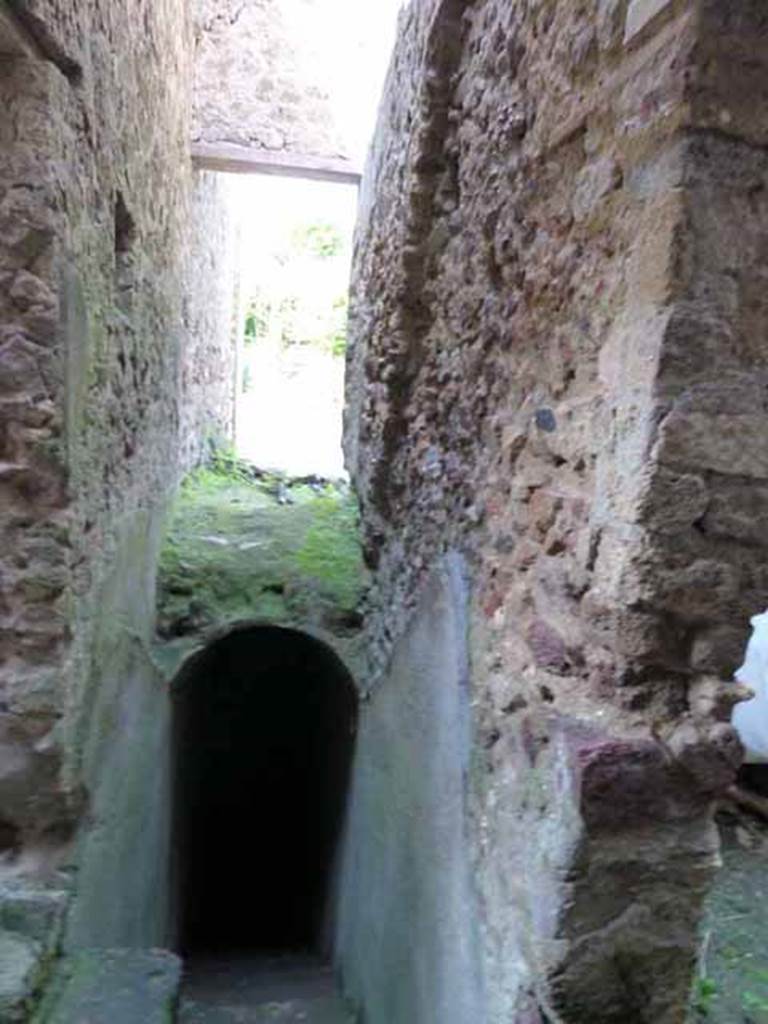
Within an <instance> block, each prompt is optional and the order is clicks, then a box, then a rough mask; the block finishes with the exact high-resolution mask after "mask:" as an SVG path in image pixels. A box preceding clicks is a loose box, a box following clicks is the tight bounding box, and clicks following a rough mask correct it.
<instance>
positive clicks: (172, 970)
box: [0, 935, 357, 1024]
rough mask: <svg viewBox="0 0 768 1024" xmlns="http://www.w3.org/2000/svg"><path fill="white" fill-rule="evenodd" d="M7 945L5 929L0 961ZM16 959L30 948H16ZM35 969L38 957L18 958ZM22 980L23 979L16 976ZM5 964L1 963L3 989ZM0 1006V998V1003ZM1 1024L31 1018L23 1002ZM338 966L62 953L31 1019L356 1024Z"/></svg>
mask: <svg viewBox="0 0 768 1024" xmlns="http://www.w3.org/2000/svg"><path fill="white" fill-rule="evenodd" d="M5 952H6V950H5V948H4V947H3V945H2V935H0V963H2V959H3V957H4V954H5ZM8 952H9V953H11V954H13V955H12V957H11V961H12V962H15V961H16V960H18V959H19V957H21V954H22V953H27V954H28V950H27V947H24V948H23V949H21V948H20V950H15V949H14V950H11V949H10V948H9V950H8ZM21 959H22V961H23V964H27V965H28V967H29V969H30V970H34V969H35V967H36V960H35V959H34V958H30V956H29V955H27V957H26V959H24V957H21ZM17 980H18V979H17ZM1 985H2V968H1V967H0V991H1ZM0 1006H1V1004H0ZM14 1007H15V1008H14V1009H13V1010H12V1012H10V1013H9V1015H8V1016H3V1015H2V1012H1V1010H0V1024H17V1022H18V1024H21V1022H24V1024H26V1022H27V1021H28V1020H29V1018H28V1017H27V1015H26V1014H24V1013H23V1012H22V1011H21V1010H20V1009H19V1007H20V1004H19V1003H18V1002H16V1003H14ZM356 1020H357V1015H356V1014H355V1013H354V1012H353V1011H352V1010H351V1009H350V1007H349V1006H347V1005H346V1004H345V1003H344V1001H343V1000H342V999H341V998H340V997H339V995H338V993H337V990H336V985H335V980H334V977H333V972H332V970H331V969H330V968H328V967H326V966H325V965H323V964H322V963H320V962H318V961H316V960H313V959H311V958H293V957H292V958H284V957H283V958H273V959H264V958H254V957H237V956H235V957H227V958H218V959H209V960H198V961H192V962H191V963H190V964H188V965H185V966H184V969H183V975H182V963H181V960H180V959H179V958H178V957H176V956H174V955H173V954H172V953H169V952H167V951H166V950H141V949H111V950H109V949H93V950H81V951H79V952H77V953H74V954H72V955H70V956H65V957H63V958H62V959H61V960H60V961H59V962H58V964H57V965H56V967H55V969H54V971H53V974H52V976H51V978H50V980H49V983H48V985H47V987H46V992H45V996H44V998H43V1001H42V1004H41V1005H40V1007H39V1008H38V1010H37V1011H36V1013H35V1014H34V1015H33V1016H32V1018H31V1021H30V1024H172V1022H174V1021H175V1022H177V1024H355V1022H356Z"/></svg>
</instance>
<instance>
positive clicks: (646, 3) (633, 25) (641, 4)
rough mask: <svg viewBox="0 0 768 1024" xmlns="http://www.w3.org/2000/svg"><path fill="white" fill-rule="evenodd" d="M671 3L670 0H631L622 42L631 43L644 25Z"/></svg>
mask: <svg viewBox="0 0 768 1024" xmlns="http://www.w3.org/2000/svg"><path fill="white" fill-rule="evenodd" d="M671 5H672V0H632V3H631V4H630V5H629V10H628V11H627V24H626V28H625V30H624V42H625V43H631V42H632V40H633V39H634V38H635V37H636V36H638V35H639V34H640V33H641V32H642V31H643V29H644V28H645V27H646V25H649V24H650V23H651V22H652V21H653V19H654V18H655V17H656V16H657V15H658V14H661V12H662V11H664V10H666V8H668V7H670V6H671Z"/></svg>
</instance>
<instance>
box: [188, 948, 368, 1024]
mask: <svg viewBox="0 0 768 1024" xmlns="http://www.w3.org/2000/svg"><path fill="white" fill-rule="evenodd" d="M177 1019H178V1024H355V1021H356V1020H357V1015H356V1014H355V1013H354V1012H353V1011H352V1009H351V1008H350V1007H349V1006H348V1005H346V1004H345V1002H344V1001H343V1000H342V999H341V998H340V997H339V995H338V991H337V989H336V984H335V980H334V976H333V971H332V970H331V969H330V968H329V967H327V966H325V965H323V964H321V963H319V962H317V961H315V960H312V959H310V958H298V957H291V958H287V957H282V958H279V959H277V958H276V959H255V958H252V957H250V958H249V957H241V958H227V959H211V960H201V961H192V962H191V963H190V964H189V965H187V966H185V972H184V982H183V985H182V992H181V1002H180V1006H179V1013H178V1018H177Z"/></svg>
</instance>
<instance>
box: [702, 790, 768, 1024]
mask: <svg viewBox="0 0 768 1024" xmlns="http://www.w3.org/2000/svg"><path fill="white" fill-rule="evenodd" d="M718 820H719V824H720V830H721V836H722V842H723V849H722V858H723V868H722V870H721V872H720V875H719V877H718V879H717V882H716V884H715V887H714V889H713V891H712V893H711V896H710V899H709V904H708V908H707V914H706V920H705V923H704V931H703V942H702V955H701V963H700V967H699V976H698V979H697V981H696V984H695V987H694V993H693V1006H692V1010H691V1016H690V1024H768V821H762V820H760V819H759V818H756V817H752V816H751V815H749V814H747V813H745V812H743V811H740V810H738V809H737V808H736V807H735V806H731V805H728V806H724V807H723V808H722V810H721V811H720V814H719V816H718Z"/></svg>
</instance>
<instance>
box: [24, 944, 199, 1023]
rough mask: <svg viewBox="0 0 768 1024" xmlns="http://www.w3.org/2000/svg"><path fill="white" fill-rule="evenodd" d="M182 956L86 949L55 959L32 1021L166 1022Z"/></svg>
mask: <svg viewBox="0 0 768 1024" xmlns="http://www.w3.org/2000/svg"><path fill="white" fill-rule="evenodd" d="M180 979H181V961H180V960H179V958H178V957H177V956H174V955H173V953H169V952H167V951H166V950H145V949H86V950H81V951H79V952H77V953H74V954H72V955H71V956H65V957H64V958H62V960H60V961H59V963H58V965H57V967H56V969H55V971H54V974H53V977H52V979H51V982H50V984H49V985H48V988H47V990H46V994H45V998H44V999H43V1002H42V1005H41V1007H40V1008H39V1010H38V1012H37V1013H36V1015H35V1016H34V1017H33V1018H32V1022H33V1024H171V1022H172V1021H173V1019H174V1010H175V1006H176V1000H177V996H178V990H179V981H180Z"/></svg>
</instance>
